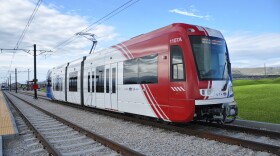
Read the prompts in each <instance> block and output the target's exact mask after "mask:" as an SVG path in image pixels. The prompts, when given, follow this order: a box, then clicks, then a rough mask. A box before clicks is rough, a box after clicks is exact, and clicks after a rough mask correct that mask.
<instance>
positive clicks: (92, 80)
mask: <svg viewBox="0 0 280 156" xmlns="http://www.w3.org/2000/svg"><path fill="white" fill-rule="evenodd" d="M94 77H95V75H94V72H92V75H91V87H92V88H91V91H92V92H94V82H95V80H94Z"/></svg>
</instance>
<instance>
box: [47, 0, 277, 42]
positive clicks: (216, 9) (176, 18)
mask: <svg viewBox="0 0 280 156" xmlns="http://www.w3.org/2000/svg"><path fill="white" fill-rule="evenodd" d="M126 1H127V0H118V1H116V0H111V1H110V2H109V1H106V2H104V1H94V2H93V1H92V0H84V1H82V2H81V1H68V0H60V1H54V0H45V1H44V3H46V4H48V3H52V4H56V5H57V6H62V7H61V8H60V9H59V10H60V11H61V12H64V13H70V12H71V13H73V14H78V15H81V16H86V17H89V19H90V20H93V21H94V20H95V19H97V18H99V17H102V16H104V15H105V14H107V13H108V12H110V11H111V10H113V9H114V8H116V7H118V6H119V5H120V4H122V3H125V2H126ZM172 9H178V10H182V11H187V12H193V13H194V14H196V15H198V16H209V18H207V19H206V18H197V17H191V16H184V15H178V14H175V13H171V12H169V10H172ZM174 22H183V23H192V24H196V25H202V26H207V27H211V28H216V29H219V30H224V31H226V32H236V31H250V32H252V33H256V34H257V33H266V32H275V33H279V32H280V1H279V0H257V1H256V0H254V1H253V0H245V1H244V0H235V1H225V0H211V1H209V0H199V1H195V0H150V1H148V0H140V1H139V2H137V3H136V4H135V5H133V6H132V7H130V8H129V9H127V10H126V11H124V12H122V13H120V14H119V15H117V16H116V17H114V18H112V19H110V20H109V21H108V22H106V24H109V25H114V26H115V27H116V28H117V29H118V32H120V33H121V34H122V35H124V36H128V37H130V36H131V35H137V34H141V33H144V32H147V31H151V30H153V29H157V28H160V27H163V26H166V25H169V24H170V23H174Z"/></svg>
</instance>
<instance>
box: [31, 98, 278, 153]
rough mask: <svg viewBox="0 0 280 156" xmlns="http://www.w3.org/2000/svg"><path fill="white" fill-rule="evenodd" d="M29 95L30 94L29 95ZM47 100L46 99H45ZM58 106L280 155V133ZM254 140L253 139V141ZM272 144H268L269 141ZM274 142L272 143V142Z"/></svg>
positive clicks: (74, 105)
mask: <svg viewBox="0 0 280 156" xmlns="http://www.w3.org/2000/svg"><path fill="white" fill-rule="evenodd" d="M27 95H28V94H27ZM43 99H45V98H43ZM54 102H55V103H58V104H63V105H67V106H72V107H76V108H80V109H84V110H87V111H91V112H97V113H100V114H104V115H108V116H111V117H114V118H119V119H124V120H128V121H133V122H136V123H140V124H144V125H150V126H153V127H158V128H162V129H166V130H170V131H176V132H179V133H183V134H187V135H194V136H197V137H200V138H206V139H210V140H217V141H219V142H223V143H226V144H233V145H241V146H243V147H246V148H250V149H253V150H257V151H267V152H271V153H274V154H277V155H280V141H279V140H280V133H279V132H273V131H268V130H262V129H254V128H249V127H240V126H234V125H218V124H209V123H204V122H203V123H202V122H193V123H190V124H187V125H173V124H166V123H161V122H155V121H150V120H147V119H141V118H135V116H133V117H131V116H127V115H123V114H119V113H114V112H108V111H104V110H99V109H93V108H91V107H82V106H79V105H76V104H69V103H65V102H59V101H54ZM246 135H251V136H252V135H253V137H251V140H248V139H244V138H246ZM252 138H253V139H252ZM266 140H269V141H268V142H271V143H266V142H267V141H266ZM270 140H272V141H270ZM274 143H276V144H277V143H278V145H274Z"/></svg>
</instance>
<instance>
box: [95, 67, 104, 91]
mask: <svg viewBox="0 0 280 156" xmlns="http://www.w3.org/2000/svg"><path fill="white" fill-rule="evenodd" d="M95 74H96V92H97V93H104V66H99V67H96V73H95Z"/></svg>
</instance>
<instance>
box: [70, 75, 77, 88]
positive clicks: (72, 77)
mask: <svg viewBox="0 0 280 156" xmlns="http://www.w3.org/2000/svg"><path fill="white" fill-rule="evenodd" d="M69 91H70V92H77V91H78V72H72V73H69Z"/></svg>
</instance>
